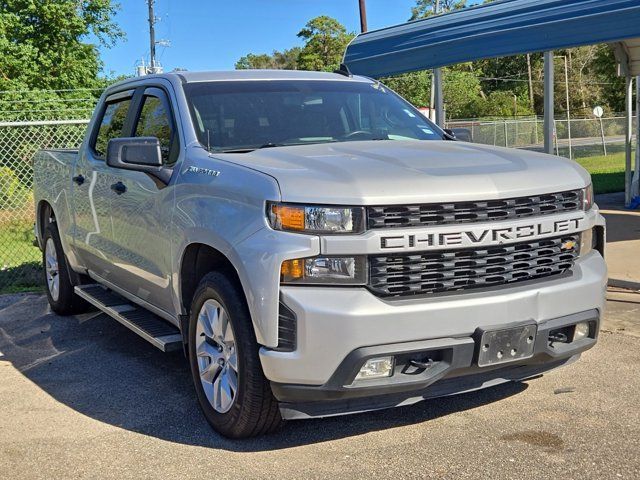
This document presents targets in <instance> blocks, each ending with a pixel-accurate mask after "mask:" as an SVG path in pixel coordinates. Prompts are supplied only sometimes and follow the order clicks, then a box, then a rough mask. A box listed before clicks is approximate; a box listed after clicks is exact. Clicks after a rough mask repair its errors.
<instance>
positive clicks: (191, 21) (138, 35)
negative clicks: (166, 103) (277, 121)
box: [100, 0, 415, 76]
mask: <svg viewBox="0 0 640 480" xmlns="http://www.w3.org/2000/svg"><path fill="white" fill-rule="evenodd" d="M119 3H120V12H119V13H118V15H117V16H116V19H115V20H116V22H117V23H118V24H119V25H120V27H121V28H122V30H124V32H125V33H126V39H124V40H121V41H119V42H118V43H117V44H116V46H114V47H112V48H104V47H101V48H100V50H101V57H102V60H103V62H104V72H105V74H107V75H109V76H111V75H121V74H127V75H132V74H134V71H135V65H136V63H139V62H140V60H141V59H142V58H143V57H144V58H145V61H148V57H149V33H148V27H149V26H148V21H147V18H148V10H147V4H146V1H145V0H119ZM414 4H415V1H414V0H367V17H368V24H369V29H370V30H373V29H376V28H381V27H385V26H388V25H394V24H397V23H402V22H405V21H407V20H408V19H409V17H410V16H411V7H412V6H414ZM155 10H156V16H157V17H160V21H159V23H158V24H157V34H156V38H157V39H158V40H160V39H166V40H169V41H170V43H171V46H170V47H168V48H165V47H161V46H159V47H157V48H158V50H157V53H158V56H159V58H160V62H161V63H162V65H163V67H164V69H165V71H170V70H173V69H174V68H186V69H187V70H191V71H196V70H229V69H233V68H234V64H235V62H236V61H237V60H238V59H239V58H240V57H242V56H243V55H246V54H247V53H271V52H272V51H273V50H282V49H285V48H291V47H293V46H295V45H300V44H301V42H300V41H299V39H298V38H297V36H296V35H297V33H298V32H299V31H300V30H301V29H302V28H303V27H304V25H305V24H306V23H307V21H309V20H310V19H311V18H313V17H316V16H319V15H329V16H331V17H334V18H336V19H337V20H338V21H340V22H341V23H342V24H343V25H345V26H346V27H347V30H349V31H352V32H358V31H359V30H360V17H359V10H358V0H156V6H155Z"/></svg>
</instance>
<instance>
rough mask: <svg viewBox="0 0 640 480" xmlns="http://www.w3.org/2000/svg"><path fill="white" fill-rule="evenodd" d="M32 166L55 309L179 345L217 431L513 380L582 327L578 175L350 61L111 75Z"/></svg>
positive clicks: (587, 324)
mask: <svg viewBox="0 0 640 480" xmlns="http://www.w3.org/2000/svg"><path fill="white" fill-rule="evenodd" d="M34 172H35V173H34V177H35V178H34V184H35V205H36V218H37V221H36V235H37V241H38V244H39V246H40V248H41V249H42V252H43V264H44V272H45V279H46V285H47V296H48V300H49V303H50V305H51V309H52V310H53V311H54V312H56V313H58V314H61V315H70V314H77V313H79V312H83V311H85V310H86V309H88V308H98V309H100V310H102V311H103V312H105V313H107V314H108V315H110V316H111V317H113V318H114V319H115V320H117V321H118V322H120V323H122V324H123V325H125V326H126V327H128V328H130V329H131V330H132V331H133V332H135V333H137V334H138V335H140V336H142V337H143V338H145V339H146V340H148V341H149V342H150V343H152V344H153V345H155V346H156V347H158V348H160V349H162V350H164V351H171V350H181V349H182V350H184V352H185V354H186V356H187V358H188V361H189V363H190V368H191V374H192V377H193V382H194V385H195V393H196V396H197V399H198V403H199V405H200V407H201V409H202V411H203V413H204V416H205V418H206V420H207V421H208V422H209V423H210V424H211V425H212V427H213V428H214V429H215V430H216V431H218V432H220V433H221V434H223V435H226V436H229V437H235V438H240V437H248V436H254V435H260V434H264V433H267V432H270V431H273V430H274V429H276V428H277V427H279V426H280V424H281V423H282V422H283V421H285V420H288V419H301V418H310V417H326V416H332V415H339V414H347V413H355V412H362V411H368V410H375V409H383V408H389V407H396V406H400V405H408V404H412V403H415V402H418V401H421V400H424V399H427V398H432V397H442V396H447V395H452V394H457V393H461V392H468V391H472V390H475V389H480V388H484V387H489V386H493V385H497V384H500V383H503V382H509V381H522V380H525V379H530V378H532V377H536V376H539V375H540V374H542V373H543V372H546V371H548V370H551V369H554V368H556V367H559V366H562V365H566V364H568V363H570V362H572V361H574V360H576V359H578V357H579V356H580V354H581V352H583V351H585V350H587V349H589V348H590V347H592V346H593V345H594V344H595V342H596V340H597V337H598V331H599V324H600V319H601V317H602V312H603V307H604V293H605V285H606V276H607V273H606V266H605V262H604V259H603V258H604V245H605V224H604V220H603V217H602V216H601V215H600V213H599V210H598V207H597V206H596V205H595V204H594V202H593V191H592V187H591V180H590V177H589V175H588V174H587V173H586V172H585V171H584V170H583V169H582V168H581V167H580V166H578V165H577V164H576V163H574V162H572V161H569V160H567V159H563V158H559V157H554V156H550V155H544V154H540V153H535V152H529V151H524V150H510V149H504V148H497V147H489V146H483V145H474V144H470V143H464V142H458V141H455V138H453V137H452V136H451V135H450V134H448V133H447V132H445V131H443V130H441V129H440V128H439V127H438V126H436V125H434V124H432V123H430V122H429V120H427V119H426V118H425V117H424V116H423V115H421V114H420V112H419V111H418V110H416V109H415V108H414V107H413V106H411V105H410V104H409V103H408V102H406V101H405V100H403V99H402V98H400V97H399V96H398V95H397V94H395V93H394V92H393V91H391V90H389V89H388V88H387V87H386V86H384V85H383V84H382V83H380V82H378V81H376V80H372V79H369V78H364V77H358V76H354V75H351V74H350V73H349V72H345V71H341V72H338V73H314V72H289V71H236V72H226V73H223V72H209V73H206V72H205V73H198V72H174V73H167V74H161V75H150V76H145V77H140V78H135V79H129V80H125V81H123V82H120V83H118V84H116V85H113V86H111V87H109V88H108V89H107V90H106V91H105V92H104V94H103V95H102V97H101V100H100V102H99V104H98V107H97V108H96V111H95V113H94V115H93V118H92V120H91V122H90V124H89V126H88V129H87V133H86V138H85V139H84V141H83V143H82V145H81V146H80V148H79V150H77V151H70V150H43V151H40V152H39V153H38V154H37V155H36V157H35V159H34Z"/></svg>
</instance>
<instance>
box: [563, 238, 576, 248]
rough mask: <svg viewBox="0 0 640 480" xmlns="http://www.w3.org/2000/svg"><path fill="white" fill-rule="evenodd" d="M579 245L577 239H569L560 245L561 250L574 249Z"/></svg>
mask: <svg viewBox="0 0 640 480" xmlns="http://www.w3.org/2000/svg"><path fill="white" fill-rule="evenodd" d="M576 245H577V243H576V241H575V240H567V241H566V242H563V243H562V245H561V246H560V249H561V250H573V249H574V248H575V246H576Z"/></svg>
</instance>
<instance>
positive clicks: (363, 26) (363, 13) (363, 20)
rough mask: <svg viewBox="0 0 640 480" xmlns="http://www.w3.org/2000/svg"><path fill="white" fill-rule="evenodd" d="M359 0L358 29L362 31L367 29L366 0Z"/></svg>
mask: <svg viewBox="0 0 640 480" xmlns="http://www.w3.org/2000/svg"><path fill="white" fill-rule="evenodd" d="M359 2H360V31H361V32H362V33H364V32H366V31H367V3H366V0H359Z"/></svg>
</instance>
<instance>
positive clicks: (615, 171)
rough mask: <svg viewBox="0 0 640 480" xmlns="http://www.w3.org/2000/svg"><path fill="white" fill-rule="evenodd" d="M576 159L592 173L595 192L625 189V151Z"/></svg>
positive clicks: (611, 191)
mask: <svg viewBox="0 0 640 480" xmlns="http://www.w3.org/2000/svg"><path fill="white" fill-rule="evenodd" d="M576 161H577V162H578V163H579V164H580V165H582V166H583V167H584V168H585V169H586V170H587V171H588V172H589V173H590V174H591V178H593V189H594V191H595V193H613V192H622V191H624V170H625V158H624V152H617V153H613V154H611V155H607V156H606V157H605V156H604V155H598V156H593V157H586V158H578V159H576Z"/></svg>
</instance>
